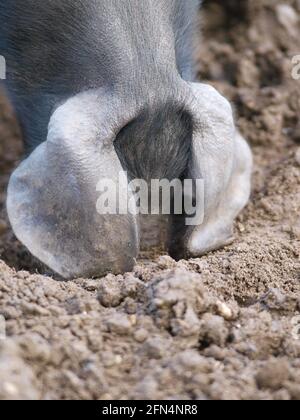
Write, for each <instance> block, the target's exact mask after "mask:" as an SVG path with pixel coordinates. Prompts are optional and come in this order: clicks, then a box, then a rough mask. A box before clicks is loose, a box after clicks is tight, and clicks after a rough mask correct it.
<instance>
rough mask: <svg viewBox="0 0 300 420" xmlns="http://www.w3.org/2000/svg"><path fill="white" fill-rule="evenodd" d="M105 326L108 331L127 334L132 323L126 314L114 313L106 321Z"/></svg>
mask: <svg viewBox="0 0 300 420" xmlns="http://www.w3.org/2000/svg"><path fill="white" fill-rule="evenodd" d="M107 326H108V329H109V331H110V332H112V333H116V334H119V335H127V334H129V333H130V332H131V329H132V323H131V322H130V319H129V318H128V316H127V315H123V314H115V315H113V316H112V317H111V318H110V319H109V320H108V321H107Z"/></svg>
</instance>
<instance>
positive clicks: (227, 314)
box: [217, 302, 233, 321]
mask: <svg viewBox="0 0 300 420" xmlns="http://www.w3.org/2000/svg"><path fill="white" fill-rule="evenodd" d="M217 312H218V315H220V316H221V317H222V318H224V319H226V320H227V321H230V320H231V319H232V318H233V312H232V310H231V308H230V307H229V306H228V305H226V303H224V302H218V303H217Z"/></svg>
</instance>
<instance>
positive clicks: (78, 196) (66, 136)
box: [7, 93, 138, 278]
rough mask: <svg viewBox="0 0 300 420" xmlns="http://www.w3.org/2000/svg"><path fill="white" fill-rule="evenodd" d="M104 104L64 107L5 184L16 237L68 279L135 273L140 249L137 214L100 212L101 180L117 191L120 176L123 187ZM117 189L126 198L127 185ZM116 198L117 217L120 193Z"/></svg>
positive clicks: (88, 98)
mask: <svg viewBox="0 0 300 420" xmlns="http://www.w3.org/2000/svg"><path fill="white" fill-rule="evenodd" d="M100 103H101V98H98V97H97V96H96V95H94V94H93V93H85V94H80V95H78V96H77V97H74V98H72V99H70V100H69V101H67V102H66V103H65V104H64V105H62V106H61V107H59V108H58V109H57V110H56V111H55V112H54V114H53V116H52V118H51V120H50V124H49V131H48V137H47V141H45V142H44V143H42V144H41V145H40V146H39V147H38V148H37V149H36V150H35V151H34V152H33V153H32V154H31V155H30V156H29V157H28V158H27V159H26V160H24V161H23V163H21V165H20V166H19V167H18V168H17V169H16V171H15V172H14V173H13V175H12V177H11V179H10V183H9V187H8V198H7V210H8V215H9V219H10V222H11V225H12V227H13V230H14V232H15V234H16V236H17V237H18V239H19V240H20V241H21V242H22V243H24V245H25V246H26V247H27V248H28V249H29V251H30V252H31V253H32V254H33V255H34V256H35V257H37V258H38V259H40V260H41V261H42V262H43V263H44V264H46V265H47V266H48V267H49V268H50V269H51V270H53V271H54V272H56V273H58V274H59V275H61V276H63V277H64V278H75V277H82V276H86V277H95V276H102V275H105V274H106V273H108V272H113V273H116V274H117V273H120V272H124V271H127V270H131V269H132V267H133V264H134V261H135V257H136V255H137V252H138V228H137V223H136V217H135V216H133V215H132V213H133V212H132V213H130V214H124V215H119V214H103V213H100V212H99V208H98V209H97V202H98V200H99V196H100V192H99V191H97V186H99V182H101V181H104V180H108V181H107V182H108V183H110V185H112V186H113V185H115V186H116V187H117V188H118V183H119V179H120V178H119V174H123V180H122V181H123V182H124V172H123V170H122V167H121V164H120V161H119V159H118V156H117V154H116V152H115V149H114V146H113V141H114V137H115V133H114V129H113V123H112V122H109V120H108V118H107V117H106V115H104V114H103V112H102V113H101V111H100V110H99V104H100ZM106 109H108V106H106ZM126 186H127V184H125V187H126ZM120 190H121V192H122V193H123V194H127V189H126V188H124V185H123V187H122V188H121V189H120ZM112 194H114V191H112ZM111 199H112V203H111V204H112V207H111V211H112V212H113V207H114V203H115V201H114V200H116V197H115V195H114V196H112V197H111ZM121 199H126V197H125V196H124V197H121ZM115 213H118V208H117V205H116V211H115Z"/></svg>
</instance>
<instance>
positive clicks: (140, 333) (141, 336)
mask: <svg viewBox="0 0 300 420" xmlns="http://www.w3.org/2000/svg"><path fill="white" fill-rule="evenodd" d="M147 338H148V331H147V330H145V329H144V328H140V329H139V330H137V331H135V333H134V339H135V341H137V342H138V343H144V342H145V341H146V340H147Z"/></svg>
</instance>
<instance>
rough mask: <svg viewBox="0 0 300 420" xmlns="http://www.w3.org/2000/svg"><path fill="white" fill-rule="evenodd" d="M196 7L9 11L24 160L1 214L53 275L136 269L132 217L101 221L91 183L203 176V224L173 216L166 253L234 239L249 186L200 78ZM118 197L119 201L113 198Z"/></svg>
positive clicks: (189, 0) (183, 253)
mask: <svg viewBox="0 0 300 420" xmlns="http://www.w3.org/2000/svg"><path fill="white" fill-rule="evenodd" d="M199 6H200V1H199V0H64V1H62V0H43V1H36V0H5V2H1V4H0V54H1V55H3V56H4V57H5V59H6V63H7V80H6V89H7V92H8V95H9V97H10V98H11V101H12V104H13V106H14V108H15V111H16V115H17V116H18V118H19V122H20V126H21V128H22V132H23V138H24V144H25V158H24V160H23V162H22V163H21V164H20V165H19V167H18V168H17V169H16V170H15V172H14V173H13V174H12V176H11V179H10V182H9V186H8V192H7V211H8V216H9V219H10V222H11V225H12V228H13V230H14V232H15V234H16V236H17V237H18V239H19V240H20V241H21V242H22V243H23V244H24V245H25V246H26V247H27V248H28V249H29V251H30V252H31V253H32V254H33V255H34V256H35V257H37V258H38V259H40V260H41V261H42V262H43V263H44V264H45V265H46V266H48V267H49V268H50V269H51V270H53V271H54V272H55V273H58V274H59V275H60V276H62V277H64V278H66V279H71V278H77V277H99V276H104V275H105V274H107V273H114V274H119V273H124V272H126V271H130V270H132V268H133V266H134V264H135V261H136V258H137V256H138V253H139V247H140V233H139V232H140V224H139V217H138V215H137V214H134V212H128V213H127V214H121V213H117V214H113V215H112V214H99V212H97V210H96V202H97V199H98V196H97V187H96V186H97V184H98V182H99V180H100V179H104V178H105V179H107V178H108V179H110V180H112V181H114V182H116V183H118V182H119V181H118V180H119V173H120V172H122V171H124V172H126V173H127V174H128V177H130V179H134V178H140V179H145V180H146V181H147V182H149V180H151V179H169V180H171V179H177V178H178V179H186V178H189V179H193V180H196V179H202V180H203V182H204V200H203V203H199V204H198V203H197V204H196V205H203V206H204V219H203V222H202V223H201V224H199V225H196V226H186V225H185V223H184V220H185V218H184V215H175V214H174V215H173V216H172V215H171V217H170V219H171V220H170V225H171V229H170V232H171V233H170V240H169V248H170V254H171V255H172V256H174V258H182V257H186V258H193V257H200V256H202V255H204V254H206V253H207V252H209V251H212V250H216V249H218V248H220V247H223V246H224V245H226V244H229V243H231V242H232V240H233V225H234V220H235V218H236V217H237V215H238V214H239V212H240V211H241V210H242V209H243V208H244V206H245V205H246V204H247V202H248V199H249V194H250V188H251V170H252V158H251V152H250V149H249V146H248V145H247V143H246V141H245V140H244V139H243V138H242V136H241V135H240V134H239V132H238V131H237V129H236V128H235V124H234V118H233V110H232V106H231V105H230V103H229V102H228V101H227V100H226V99H225V98H224V97H223V96H222V95H220V94H219V93H218V92H217V91H216V90H215V89H214V88H213V87H211V86H209V85H206V84H203V83H199V82H197V80H196V70H195V69H196V66H195V60H194V54H193V51H194V39H195V34H196V33H197V17H198V10H199ZM127 193H128V191H126V189H123V190H122V192H121V198H120V199H121V200H122V199H125V198H126V197H125V195H126V194H127Z"/></svg>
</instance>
